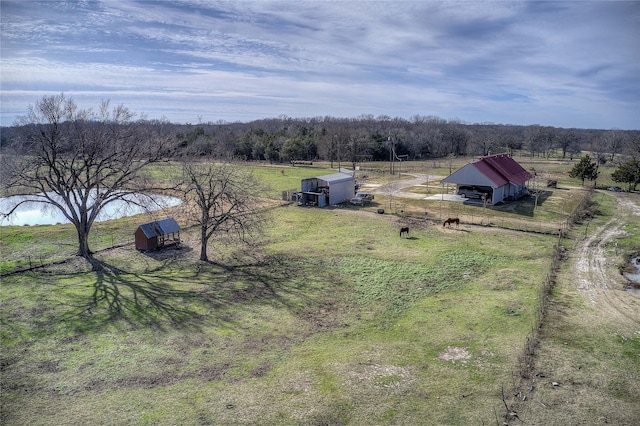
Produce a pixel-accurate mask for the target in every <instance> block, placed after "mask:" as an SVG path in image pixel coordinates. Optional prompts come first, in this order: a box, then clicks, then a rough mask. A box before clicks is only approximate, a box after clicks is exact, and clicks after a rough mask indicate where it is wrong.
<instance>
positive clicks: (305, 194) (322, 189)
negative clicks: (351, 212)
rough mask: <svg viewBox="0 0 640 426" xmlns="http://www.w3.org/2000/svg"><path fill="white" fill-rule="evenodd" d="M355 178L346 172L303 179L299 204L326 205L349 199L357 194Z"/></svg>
mask: <svg viewBox="0 0 640 426" xmlns="http://www.w3.org/2000/svg"><path fill="white" fill-rule="evenodd" d="M355 187H356V184H355V178H354V177H353V176H352V175H349V174H346V173H334V174H331V175H324V176H316V177H312V178H307V179H302V184H301V189H302V190H301V192H300V193H298V204H300V205H305V206H317V207H325V206H327V205H334V204H340V203H344V202H346V201H349V200H350V199H351V198H353V196H354V195H355Z"/></svg>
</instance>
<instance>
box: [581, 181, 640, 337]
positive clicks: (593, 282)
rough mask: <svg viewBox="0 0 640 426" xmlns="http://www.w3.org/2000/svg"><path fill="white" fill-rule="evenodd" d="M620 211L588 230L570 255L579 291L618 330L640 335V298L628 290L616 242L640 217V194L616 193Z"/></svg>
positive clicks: (596, 312)
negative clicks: (619, 267)
mask: <svg viewBox="0 0 640 426" xmlns="http://www.w3.org/2000/svg"><path fill="white" fill-rule="evenodd" d="M616 196H617V198H618V209H617V210H616V212H615V214H614V216H613V217H612V218H611V219H610V220H609V221H608V222H606V223H605V224H604V225H602V226H599V227H597V228H595V229H589V228H587V233H586V234H587V236H586V238H584V239H583V240H582V241H580V242H579V243H578V245H577V247H576V249H575V250H573V253H572V254H571V255H570V260H571V261H572V267H571V273H570V274H569V276H571V275H572V276H574V277H575V285H576V287H577V289H579V290H580V292H581V293H582V294H583V295H584V297H585V298H586V299H587V300H588V301H589V303H590V304H591V305H592V307H593V309H594V314H597V315H598V316H600V317H601V318H602V319H606V321H607V322H609V323H611V324H612V325H614V324H615V325H616V326H617V327H624V328H628V329H629V331H631V332H632V333H633V332H640V297H638V296H636V295H633V294H631V293H629V292H627V291H625V287H626V285H627V280H626V279H625V278H624V277H623V276H622V275H621V274H620V272H619V270H618V265H616V262H617V261H619V259H618V258H617V256H616V249H615V247H616V242H617V239H618V238H621V237H624V235H625V233H626V231H625V230H624V226H625V224H626V223H627V222H628V220H627V219H628V218H629V217H631V216H640V204H638V199H637V198H638V197H637V195H633V194H616Z"/></svg>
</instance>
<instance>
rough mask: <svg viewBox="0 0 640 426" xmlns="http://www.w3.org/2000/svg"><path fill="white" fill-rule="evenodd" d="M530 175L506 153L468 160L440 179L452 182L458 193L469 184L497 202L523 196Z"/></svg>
mask: <svg viewBox="0 0 640 426" xmlns="http://www.w3.org/2000/svg"><path fill="white" fill-rule="evenodd" d="M531 177H532V176H531V174H530V173H529V172H527V171H526V170H525V169H524V168H523V167H522V166H521V165H520V164H518V162H517V161H516V160H514V159H513V158H511V156H510V155H509V154H496V155H488V156H486V157H481V158H480V159H478V160H475V161H472V162H471V163H469V164H467V165H466V166H464V167H462V168H461V169H458V170H457V171H455V172H453V173H452V174H451V175H449V176H448V177H446V178H445V179H443V180H442V182H443V183H454V184H456V185H457V188H458V192H464V190H465V189H466V188H467V187H473V189H474V190H479V191H482V192H484V193H486V194H487V200H488V201H490V202H491V203H492V204H497V203H500V202H503V201H509V200H515V199H518V198H520V197H522V196H523V195H526V194H527V190H526V183H527V181H529V179H531Z"/></svg>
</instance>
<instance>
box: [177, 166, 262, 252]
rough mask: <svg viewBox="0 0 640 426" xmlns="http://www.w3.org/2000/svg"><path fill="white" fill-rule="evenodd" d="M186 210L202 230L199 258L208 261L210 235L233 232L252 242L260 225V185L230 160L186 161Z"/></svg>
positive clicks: (245, 240)
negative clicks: (216, 161)
mask: <svg viewBox="0 0 640 426" xmlns="http://www.w3.org/2000/svg"><path fill="white" fill-rule="evenodd" d="M183 173H184V197H185V201H186V205H187V211H188V212H189V214H190V216H191V217H190V218H191V220H193V221H194V222H195V223H196V224H197V225H198V227H199V230H200V260H202V261H208V260H209V257H208V255H207V246H208V243H209V240H210V239H211V238H215V236H216V235H220V234H223V233H225V234H226V233H232V234H234V235H235V236H237V237H238V238H239V239H240V240H241V241H244V242H250V241H251V237H252V236H254V235H255V233H256V232H257V231H259V230H260V229H261V224H262V219H263V216H262V215H261V214H260V210H259V195H260V185H259V183H258V181H257V180H256V179H255V177H254V176H253V175H252V174H251V173H249V172H246V171H244V170H242V169H241V168H239V167H238V166H236V165H234V164H231V163H196V162H187V161H185V162H184V163H183Z"/></svg>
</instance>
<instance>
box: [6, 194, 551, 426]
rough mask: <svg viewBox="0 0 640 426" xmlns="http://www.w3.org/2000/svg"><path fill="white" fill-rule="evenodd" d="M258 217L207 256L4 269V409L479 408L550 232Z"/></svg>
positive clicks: (102, 417) (483, 414) (162, 420)
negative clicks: (256, 226) (252, 237)
mask: <svg viewBox="0 0 640 426" xmlns="http://www.w3.org/2000/svg"><path fill="white" fill-rule="evenodd" d="M273 215H274V218H273V221H272V224H273V226H272V227H270V228H269V229H268V231H267V232H266V234H265V235H264V236H263V239H262V240H261V241H260V242H258V243H257V245H256V246H254V247H251V248H250V249H241V248H240V247H239V248H238V249H237V250H236V249H234V250H230V249H229V247H228V245H227V246H225V247H226V248H222V250H220V252H219V253H220V257H218V258H217V259H216V260H217V262H218V263H211V264H203V263H201V262H198V261H196V260H192V259H193V258H192V257H191V252H190V251H189V250H188V249H186V248H185V249H182V250H178V251H176V253H175V255H172V256H170V257H167V258H165V259H162V258H154V257H151V256H147V255H145V254H141V253H138V252H136V251H135V250H133V249H132V248H130V247H126V248H121V249H117V250H114V251H110V252H104V253H100V254H98V258H99V259H100V260H101V261H102V262H104V264H105V270H104V271H103V272H100V273H95V272H90V271H87V270H86V269H85V268H83V267H79V266H77V265H76V266H74V265H63V266H58V267H54V266H51V267H47V268H46V269H45V270H42V271H38V272H32V273H23V274H18V275H12V276H8V277H5V278H3V283H2V290H1V299H2V342H3V353H2V365H3V379H2V381H3V392H2V395H3V396H2V399H3V410H2V415H3V423H5V424H26V423H28V424H43V425H44V424H78V423H82V422H85V423H92V424H101V423H111V424H124V423H129V424H131V423H135V424H158V423H159V424H258V423H259V424H301V423H302V424H344V423H349V424H372V423H373V424H375V423H377V424H380V423H398V424H411V423H414V421H415V419H418V418H420V419H430V420H431V421H432V422H433V423H436V424H461V423H479V422H482V421H490V420H491V417H492V416H493V409H494V407H496V408H498V407H499V404H500V403H501V401H500V396H499V395H500V388H501V386H502V385H503V384H506V383H509V382H510V381H511V380H512V378H511V365H513V364H514V362H515V361H516V358H517V356H518V351H519V349H520V345H518V344H517V343H514V342H520V341H521V340H522V338H523V336H524V335H525V334H526V333H527V332H528V330H529V328H530V326H531V321H532V315H533V313H534V312H535V303H536V300H537V296H536V294H537V291H538V287H539V285H540V284H541V278H540V277H542V276H543V275H544V274H545V272H546V269H547V268H548V256H549V252H550V249H551V246H552V239H551V238H550V237H548V236H544V235H524V234H523V235H519V236H518V238H513V239H512V240H511V242H510V244H509V245H508V246H506V245H505V244H504V234H501V233H500V232H492V231H491V230H487V229H485V228H478V229H476V228H472V229H468V230H465V231H451V232H442V231H441V230H440V229H439V227H435V226H433V225H424V226H422V227H418V228H414V229H415V230H414V231H412V235H411V237H410V238H402V239H401V238H399V237H398V233H397V230H398V226H397V223H396V219H395V218H393V217H390V216H386V215H385V216H379V215H374V214H366V213H365V214H360V213H357V212H353V211H350V210H348V209H346V210H341V209H336V210H329V209H328V210H319V209H308V208H300V207H296V206H288V207H282V208H278V209H275V210H274V211H273ZM52 235H53V234H52ZM516 241H517V242H516ZM10 244H12V243H10ZM15 244H18V243H17V242H16V243H15ZM213 252H216V250H215V248H214V249H213ZM498 409H499V408H498Z"/></svg>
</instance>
